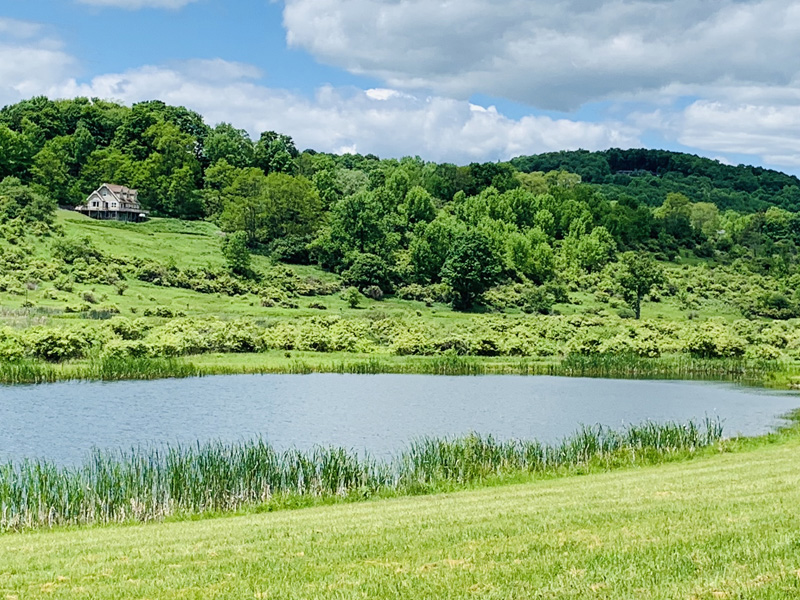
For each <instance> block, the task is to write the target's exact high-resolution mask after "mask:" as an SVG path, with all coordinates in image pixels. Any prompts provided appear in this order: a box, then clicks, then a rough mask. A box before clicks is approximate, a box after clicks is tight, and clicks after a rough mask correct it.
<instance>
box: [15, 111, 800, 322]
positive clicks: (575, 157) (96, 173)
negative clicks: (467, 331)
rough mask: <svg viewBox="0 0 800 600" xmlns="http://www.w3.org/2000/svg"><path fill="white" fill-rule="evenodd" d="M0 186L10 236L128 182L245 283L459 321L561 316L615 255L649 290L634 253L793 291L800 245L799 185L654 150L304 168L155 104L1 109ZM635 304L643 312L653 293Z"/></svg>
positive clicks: (311, 161)
mask: <svg viewBox="0 0 800 600" xmlns="http://www.w3.org/2000/svg"><path fill="white" fill-rule="evenodd" d="M709 163H713V164H709ZM623 167H630V168H625V169H623ZM620 171H626V173H620ZM748 174H749V175H748ZM4 178H5V182H4V184H3V186H4V187H3V189H6V190H10V191H7V192H6V193H5V194H3V193H2V191H0V214H2V213H5V214H6V217H5V218H6V219H8V218H9V215H10V214H11V212H13V211H15V210H16V211H17V212H19V211H20V210H21V209H19V206H20V205H21V204H20V203H22V204H26V203H27V204H26V206H29V207H30V208H29V211H33V212H32V214H34V213H35V214H38V213H41V212H42V211H41V205H42V202H45V203H46V202H47V201H50V202H52V203H58V204H60V205H62V206H72V205H76V204H78V203H80V202H82V201H83V200H84V199H85V197H86V196H87V195H88V193H90V192H91V191H92V190H93V189H95V188H96V187H97V186H98V185H99V184H100V183H102V182H104V181H105V182H114V183H120V184H124V185H128V186H130V187H135V188H137V189H139V191H140V199H141V201H142V204H143V207H144V208H145V209H148V210H150V211H152V214H153V215H156V216H169V217H177V218H183V219H207V220H210V221H213V222H215V223H217V224H218V225H219V226H220V227H221V228H222V229H223V230H224V231H226V232H228V233H229V234H230V235H229V237H228V239H227V241H226V244H225V253H226V256H227V257H228V260H229V264H230V265H231V268H232V270H234V271H235V272H237V273H238V274H239V275H241V276H247V275H248V274H249V261H248V256H249V253H250V252H260V253H265V254H269V255H271V256H273V257H274V258H275V259H276V260H280V261H284V262H289V263H301V264H317V265H320V266H322V267H323V268H325V269H328V270H331V271H334V272H337V273H340V274H341V275H342V276H343V277H344V279H345V281H346V282H348V284H350V285H353V286H355V287H357V288H358V289H360V290H362V291H363V290H366V289H374V288H377V289H379V290H380V291H381V293H391V292H393V291H394V290H395V289H397V288H399V287H407V286H413V285H417V286H423V287H424V286H428V287H430V286H437V285H442V284H444V285H446V286H448V288H449V289H450V290H451V291H452V302H453V304H454V305H455V306H457V307H460V308H466V307H469V306H471V305H472V304H473V303H474V302H475V301H476V300H477V299H478V298H479V297H480V296H481V294H482V293H483V292H485V291H486V290H487V289H489V288H490V287H492V286H494V285H496V284H498V283H500V282H513V283H520V284H523V285H526V286H530V287H529V289H530V290H531V291H530V293H531V295H532V299H531V303H532V305H534V306H540V305H544V306H546V305H547V301H546V299H545V300H542V299H541V296H542V295H543V294H545V295H548V294H549V295H550V296H551V298H550V300H551V302H550V303H552V301H555V300H556V299H557V297H558V296H559V292H558V288H557V285H556V284H558V282H559V281H561V282H563V281H565V280H567V279H569V278H570V277H578V276H580V275H581V274H591V273H598V272H600V271H601V270H603V269H604V268H605V267H606V266H607V265H609V264H611V263H616V262H617V261H618V259H619V257H620V256H621V255H622V256H623V257H627V258H624V259H623V260H622V261H621V262H620V265H623V266H625V268H626V269H627V272H628V273H629V275H630V274H631V273H635V272H638V273H644V274H646V277H645V278H646V279H647V278H649V279H653V281H655V280H656V279H657V274H653V272H652V271H653V270H652V269H651V266H650V265H649V264H648V263H646V261H645V262H642V261H638V262H637V261H636V260H635V259H634V258H632V257H635V256H638V255H637V254H625V253H631V252H633V253H642V252H644V253H648V254H649V255H652V256H654V257H656V258H658V259H662V260H671V259H673V258H675V257H676V256H678V255H679V254H680V253H691V254H694V255H696V256H697V257H698V258H701V259H714V260H718V261H722V262H732V261H736V260H746V261H747V264H748V268H751V269H753V270H756V271H758V272H761V273H767V272H769V273H777V274H790V273H793V272H794V270H795V268H796V263H797V245H798V244H800V215H798V213H797V212H795V209H796V208H797V207H798V206H800V204H795V203H792V202H788V201H786V200H785V199H786V198H788V197H790V196H791V195H792V194H794V193H795V192H794V191H791V190H795V191H796V190H798V189H799V188H798V186H797V180H796V178H793V177H790V176H788V175H783V174H778V173H775V172H772V171H766V170H763V169H761V170H759V169H755V168H751V167H726V166H724V165H720V164H719V163H716V162H714V161H708V160H707V159H699V158H698V157H690V156H688V155H676V154H675V153H665V152H661V151H619V150H609V151H607V152H605V153H586V152H577V153H556V154H549V155H541V156H540V157H521V158H518V159H515V160H512V161H511V162H501V163H472V164H470V165H463V166H459V165H453V164H447V163H444V164H437V163H432V162H427V161H423V160H421V159H420V158H418V157H406V158H403V159H400V160H396V159H380V158H378V157H377V156H374V155H365V156H363V155H358V154H352V155H342V156H338V155H332V154H326V153H318V152H315V151H313V150H305V151H303V152H300V151H298V149H297V148H296V146H295V144H294V142H293V140H292V139H291V137H289V136H287V135H283V134H280V133H276V132H272V131H267V132H264V133H262V134H261V135H260V136H259V137H258V139H252V138H251V137H250V136H249V134H248V133H247V132H246V131H244V130H241V129H237V128H235V127H234V126H232V125H230V124H227V123H221V124H218V125H216V126H214V127H211V126H209V125H207V124H206V123H205V122H204V121H203V119H202V117H201V116H200V115H199V114H197V113H195V112H193V111H190V110H188V109H186V108H184V107H175V106H169V105H167V104H165V103H163V102H160V101H150V102H142V103H138V104H134V105H133V106H132V107H126V106H122V105H119V104H116V103H113V102H107V101H103V100H98V99H92V100H90V99H86V98H77V99H74V100H58V101H52V100H49V99H47V98H42V97H39V98H34V99H31V100H27V101H23V102H20V103H17V104H15V105H11V106H7V107H5V108H3V109H2V110H0V180H3V179H4ZM619 178H623V179H619ZM624 178H627V179H624ZM681 178H683V179H682V180H681ZM693 178H694V179H697V180H698V181H699V180H701V179H702V180H704V181H705V180H708V182H710V183H707V184H703V185H699V184H698V185H697V186H695V185H694V184H693V183H692V181H694V179H693ZM645 180H653V181H657V182H659V185H650V184H646V185H644V188H647V189H648V190H650V191H651V192H652V193H650V195H647V194H644V193H639V192H638V191H637V190H639V188H640V187H642V186H640V185H639V182H640V181H645ZM745 180H747V181H750V184H747V183H746V181H745ZM675 181H679V182H680V183H681V184H680V185H677V184H676V185H675V186H673V185H672V183H669V184H667V183H665V182H675ZM753 182H755V183H753ZM703 186H705V187H703ZM709 186H710V188H709ZM644 188H643V189H644ZM706 188H709V189H710V190H711V192H719V193H720V194H728V193H729V192H730V193H733V192H736V193H737V194H749V196H748V197H745V196H741V197H739V196H737V198H739V200H737V202H739V204H737V206H738V207H739V210H732V209H731V208H729V207H728V206H729V204H730V203H729V202H728V201H727V200H726V201H723V200H721V199H720V198H721V196H720V197H718V196H715V195H714V193H709V194H705V195H704V193H703V190H704V189H706ZM652 190H655V192H653V191H652ZM748 190H750V191H748ZM787 190H789V191H787ZM25 194H28V196H25ZM661 196H663V197H661ZM15 198H16V199H15ZM43 198H44V199H45V200H42V199H43ZM14 206H17V208H14ZM781 206H785V207H788V208H789V209H787V208H781ZM37 211H38V212H37ZM3 218H4V217H2V216H0V222H1V221H2V219H3ZM11 218H13V217H11ZM626 261H627V262H626ZM623 280H624V278H621V281H623ZM639 284H641V281H639ZM639 284H635V283H634V282H632V281H631V285H630V286H629V287H630V289H632V290H638V288H637V287H636V286H637V285H639ZM640 287H641V285H640ZM645 287H648V289H649V286H645ZM431 293H432V292H431ZM631 293H632V294H634V296H635V297H634V296H631V298H630V303H631V306H632V307H634V309H635V310H636V312H637V313H638V308H639V303H640V301H641V298H642V296H643V295H646V293H647V291H644V292H642V293H640V292H639V291H636V292H635V293H634V292H631ZM537 295H538V296H537ZM537 298H538V300H537Z"/></svg>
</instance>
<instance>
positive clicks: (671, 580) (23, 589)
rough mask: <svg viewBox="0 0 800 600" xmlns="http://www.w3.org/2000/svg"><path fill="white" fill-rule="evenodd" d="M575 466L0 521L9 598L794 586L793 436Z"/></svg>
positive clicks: (744, 594) (796, 486) (743, 593)
mask: <svg viewBox="0 0 800 600" xmlns="http://www.w3.org/2000/svg"><path fill="white" fill-rule="evenodd" d="M752 446H754V448H753V449H750V450H748V451H746V452H743V453H735V454H717V455H713V456H710V457H707V458H702V459H697V460H694V461H691V462H683V463H672V464H666V465H661V466H655V467H647V468H641V469H633V470H623V471H617V472H609V473H604V474H597V475H589V476H584V477H569V478H563V479H556V480H549V481H528V482H523V483H519V484H515V485H507V486H502V487H490V488H485V489H478V490H474V491H465V492H459V493H452V494H444V495H436V496H427V497H416V498H414V497H412V498H403V499H392V500H378V501H372V502H366V503H359V504H347V505H334V506H325V507H318V508H310V509H302V510H296V511H287V512H279V513H272V514H249V515H244V516H237V517H230V518H220V519H214V520H204V521H199V522H173V523H164V524H149V525H139V526H127V527H101V528H93V529H81V530H73V531H53V532H37V533H32V534H10V535H4V536H0V556H2V567H1V568H0V597H4V598H7V599H11V598H18V599H21V598H70V599H75V598H117V599H124V598H165V599H167V598H212V597H213V598H220V599H222V598H236V599H237V600H238V599H241V598H259V599H264V598H281V599H289V598H298V599H299V598H304V599H305V598H341V599H346V598H437V599H455V598H504V599H505V598H585V599H589V598H591V599H596V598H615V599H616V598H644V599H647V598H652V599H654V600H656V599H657V600H664V599H673V598H674V599H679V598H680V599H687V598H691V599H697V600H713V599H719V598H742V599H744V598H747V599H748V600H755V599H775V600H777V599H781V600H783V599H785V598H790V597H798V595H800V541H799V540H800V538H798V533H797V532H798V530H800V517H798V513H797V510H796V507H797V506H798V503H800V472H798V469H797V462H798V459H800V440H798V439H797V438H796V437H793V436H789V437H786V438H784V441H783V442H782V443H778V444H771V445H764V444H752Z"/></svg>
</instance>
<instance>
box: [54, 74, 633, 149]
mask: <svg viewBox="0 0 800 600" xmlns="http://www.w3.org/2000/svg"><path fill="white" fill-rule="evenodd" d="M214 64H215V65H216V68H217V70H218V71H219V72H220V73H221V75H220V77H219V78H218V79H216V80H212V79H209V78H206V79H204V80H199V79H197V78H195V77H193V76H191V72H193V71H194V70H195V69H196V67H197V65H190V68H189V70H188V71H187V70H185V69H183V68H181V67H177V66H176V67H172V68H167V67H143V68H141V69H135V70H132V71H128V72H126V73H121V74H108V75H102V76H99V77H96V78H94V79H93V80H92V81H91V82H90V83H88V84H79V83H76V82H74V81H71V82H68V83H66V84H64V85H61V86H57V87H55V88H53V89H52V90H50V91H51V94H55V95H58V96H64V97H72V96H77V95H82V96H99V97H103V98H115V99H118V100H121V101H124V102H128V103H131V102H136V101H140V100H145V99H152V98H159V99H161V100H164V101H165V102H168V103H171V104H181V105H184V106H187V107H189V108H192V109H194V110H197V111H198V112H200V113H201V114H203V115H205V117H206V118H207V119H208V120H209V121H210V122H211V123H216V122H221V121H228V122H232V123H234V124H236V125H237V126H239V127H244V128H246V129H247V130H249V131H250V132H251V133H252V134H253V135H256V134H258V133H259V132H261V131H265V130H270V129H273V130H277V131H282V132H286V133H289V134H290V135H292V136H293V137H294V138H295V140H296V142H297V144H298V145H299V146H301V147H311V148H314V149H316V150H320V151H330V152H342V151H347V152H361V153H370V152H371V153H375V154H379V155H381V156H402V155H415V154H419V155H421V156H423V157H424V158H427V159H430V160H439V161H443V160H446V161H452V162H469V161H472V160H495V159H507V158H510V157H512V156H515V155H518V154H523V153H533V152H543V151H548V150H562V149H570V148H573V149H575V148H586V149H598V148H606V147H609V146H632V145H636V144H637V143H638V140H637V136H636V131H635V130H634V129H632V128H631V127H628V126H625V125H623V124H621V123H588V122H581V121H572V120H568V119H552V118H550V117H546V116H539V117H537V116H529V117H524V118H522V119H516V120H515V119H510V118H508V117H505V116H503V115H502V114H500V113H498V111H497V110H496V109H495V108H494V107H489V108H483V107H481V108H480V110H476V108H477V107H475V106H474V105H470V104H469V103H468V102H465V101H460V100H453V99H448V98H442V97H437V96H434V97H428V98H417V97H414V96H412V95H409V94H405V93H398V92H396V91H394V90H389V89H381V90H367V91H364V90H358V89H351V88H347V89H342V88H333V87H322V88H320V89H319V90H317V93H316V95H315V97H314V98H312V99H308V98H305V97H303V96H299V95H296V94H293V93H290V92H287V91H285V90H279V89H272V88H268V87H265V86H261V85H258V84H256V83H254V82H252V81H249V80H248V79H246V78H244V77H239V78H235V77H233V78H232V77H230V74H231V73H241V72H242V68H241V66H237V65H236V64H230V63H224V61H216V62H215V63H214ZM225 65H230V67H229V68H227V69H226V68H225ZM244 71H245V72H246V71H247V70H246V69H245V70H244Z"/></svg>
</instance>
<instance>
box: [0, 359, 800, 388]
mask: <svg viewBox="0 0 800 600" xmlns="http://www.w3.org/2000/svg"><path fill="white" fill-rule="evenodd" d="M311 373H339V374H353V375H377V374H415V375H450V376H478V375H524V376H536V375H549V376H560V377H593V378H604V379H667V380H690V381H730V382H735V383H742V384H746V385H752V386H757V387H767V388H774V389H799V388H800V368H798V366H797V365H794V364H793V363H789V362H786V361H768V360H745V359H719V358H716V359H702V358H693V357H689V356H686V355H667V356H661V357H657V358H642V357H637V356H632V355H588V356H584V355H568V356H566V357H562V358H556V359H554V358H547V359H542V358H527V357H519V358H515V357H480V356H459V355H448V354H443V355H437V356H397V355H389V354H353V353H344V352H342V353H316V352H279V351H272V352H261V353H251V354H244V353H243V354H233V353H229V354H211V353H209V354H197V355H190V356H182V357H174V358H166V357H163V358H158V357H157V358H125V359H102V358H98V359H88V360H86V359H84V360H78V361H68V362H62V363H50V362H46V361H41V360H23V361H18V362H3V363H0V385H29V384H42V383H56V382H60V381H136V380H155V379H173V378H185V377H205V376H213V375H266V374H285V375H305V374H311Z"/></svg>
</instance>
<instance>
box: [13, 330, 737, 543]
mask: <svg viewBox="0 0 800 600" xmlns="http://www.w3.org/2000/svg"><path fill="white" fill-rule="evenodd" d="M131 347H133V346H131V345H129V346H128V348H131ZM118 348H121V346H118ZM132 358H133V360H131V359H132ZM103 364H104V365H105V366H104V367H103V368H104V370H105V371H106V372H107V373H109V374H110V373H113V372H114V371H115V370H118V369H123V370H129V371H130V370H135V369H137V367H139V366H141V367H146V366H148V365H149V366H150V367H151V368H152V367H157V366H158V365H157V364H153V362H152V361H149V360H147V359H144V360H143V359H136V358H135V357H132V356H131V355H129V354H126V353H125V352H116V351H115V354H114V355H113V356H112V355H109V356H108V357H107V358H106V359H105V361H104V363H103ZM721 439H722V426H721V424H720V423H719V422H716V421H711V420H708V419H707V420H706V421H705V422H700V423H694V422H689V423H685V424H682V423H664V424H656V423H646V424H643V425H631V426H628V427H627V428H625V429H622V430H613V429H610V428H606V427H602V426H594V427H583V428H581V429H579V430H578V431H576V432H575V433H574V434H573V435H571V436H569V437H567V438H565V439H564V440H562V441H560V442H558V443H556V444H553V445H547V444H543V443H541V442H538V441H535V440H530V441H526V440H508V441H499V440H495V439H494V438H493V437H491V436H487V437H482V436H479V435H477V434H470V435H468V436H465V437H461V438H423V439H419V440H416V441H414V442H413V443H411V444H410V445H409V446H408V448H406V449H405V450H403V451H401V452H400V453H399V455H398V456H397V458H396V459H394V460H391V461H384V462H376V461H375V460H374V459H373V458H371V457H369V456H360V455H357V454H355V453H353V452H351V451H348V450H345V449H343V448H315V449H313V450H311V451H308V452H301V451H298V450H295V449H290V450H286V451H283V452H279V451H277V450H275V449H274V448H273V447H272V446H270V445H269V444H267V443H266V442H265V441H264V440H262V439H256V440H253V441H245V442H237V443H234V444H228V445H225V444H223V443H221V442H209V443H205V444H195V445H191V444H190V445H188V446H179V447H178V446H176V447H168V448H147V447H145V448H134V449H131V450H126V451H100V450H97V451H94V452H93V453H92V454H91V456H90V457H89V458H88V459H87V460H86V461H85V462H84V463H83V464H81V465H78V466H75V467H66V468H62V467H58V466H56V465H53V464H49V463H47V462H46V461H38V462H31V461H26V462H22V463H9V464H5V465H3V466H2V467H0V504H2V505H3V507H4V512H3V519H2V521H0V527H2V529H3V530H6V531H8V530H22V529H28V528H35V527H48V526H52V525H54V524H60V525H87V524H89V525H93V524H100V523H120V522H128V521H150V520H153V519H156V518H164V517H168V516H172V515H176V514H183V515H191V514H202V513H207V512H208V513H214V512H219V511H235V510H237V509H240V508H242V507H247V506H253V505H259V504H264V503H267V502H269V501H270V500H271V499H272V498H273V496H274V497H278V498H284V499H285V498H296V499H299V498H302V497H317V498H318V497H326V498H334V497H342V496H344V497H351V496H352V497H353V499H355V498H357V497H361V498H364V497H370V496H373V495H376V494H381V493H384V494H385V493H393V494H418V493H420V492H423V491H426V490H435V489H437V487H439V486H451V487H452V486H464V485H468V484H474V483H478V482H482V481H486V480H488V479H490V478H492V477H496V476H497V475H512V476H513V475H522V474H532V473H538V474H554V473H559V472H564V471H568V470H574V469H579V468H587V467H588V466H589V465H592V464H603V463H605V464H606V465H608V464H611V463H612V461H614V459H615V458H627V460H628V461H630V460H632V459H631V458H629V457H634V456H639V457H640V458H638V459H633V460H634V463H639V462H642V461H645V460H648V461H660V460H666V459H667V458H668V457H669V456H671V455H675V454H678V453H685V454H687V455H690V454H692V453H694V452H697V451H698V450H700V449H702V448H706V447H710V446H713V445H715V444H717V443H719V442H720V440H721ZM645 456H646V457H648V458H647V459H645V458H642V457H645ZM254 465H258V467H257V468H255V467H254ZM43 480H44V481H46V482H47V485H42V484H43ZM43 506H46V507H47V510H42V507H43Z"/></svg>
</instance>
